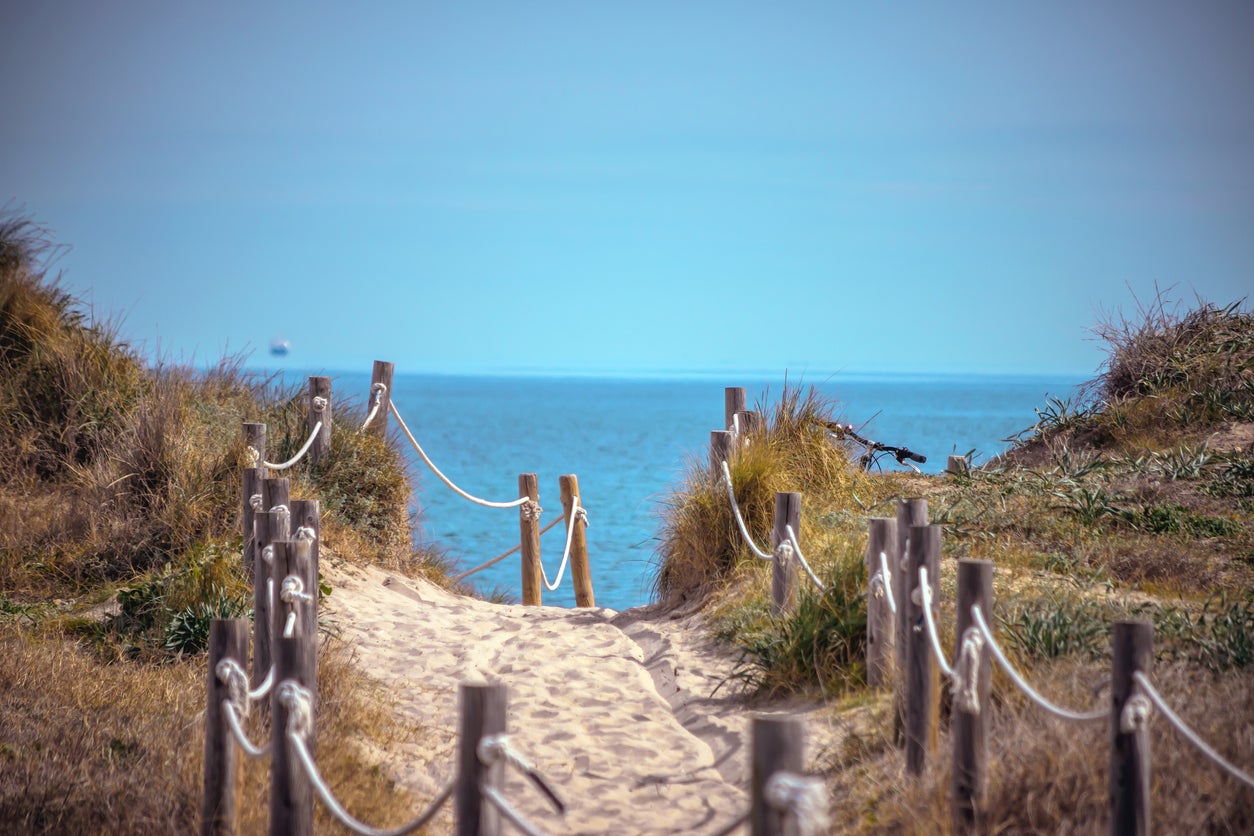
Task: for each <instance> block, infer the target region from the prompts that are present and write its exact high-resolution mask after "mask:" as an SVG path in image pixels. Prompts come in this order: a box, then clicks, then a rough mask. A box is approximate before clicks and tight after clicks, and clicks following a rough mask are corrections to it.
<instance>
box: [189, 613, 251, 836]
mask: <svg viewBox="0 0 1254 836" xmlns="http://www.w3.org/2000/svg"><path fill="white" fill-rule="evenodd" d="M223 659H234V660H235V661H236V662H239V664H240V667H242V668H243V669H244V670H248V621H247V619H243V618H215V619H213V620H212V621H210V622H209V676H208V680H207V683H206V688H205V776H204V778H205V780H204V796H203V797H202V798H201V803H200V832H201V836H228V834H234V833H235V832H236V831H237V830H238V828H239V811H238V809H237V807H236V804H235V799H236V798H237V797H238V794H239V786H240V778H241V773H240V770H239V750H238V748H237V747H236V745H235V741H234V740H233V739H232V738H231V730H230V729H229V728H228V727H227V725H226V719H225V718H224V717H223V716H222V702H223V700H226V699H229V697H230V690H229V688H228V687H227V684H226V683H225V682H223V681H221V680H220V679H218V663H219V662H221V661H222V660H223Z"/></svg>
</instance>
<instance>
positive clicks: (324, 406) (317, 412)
mask: <svg viewBox="0 0 1254 836" xmlns="http://www.w3.org/2000/svg"><path fill="white" fill-rule="evenodd" d="M319 421H321V422H322V429H321V430H319V431H318V437H317V438H316V439H314V443H313V446H312V447H310V448H309V459H310V461H312V462H313V463H314V465H318V464H321V463H322V462H324V461H326V459H327V457H328V456H330V455H331V378H329V377H317V376H314V377H310V378H309V432H313V428H314V427H315V426H317V425H318V422H319Z"/></svg>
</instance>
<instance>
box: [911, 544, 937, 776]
mask: <svg viewBox="0 0 1254 836" xmlns="http://www.w3.org/2000/svg"><path fill="white" fill-rule="evenodd" d="M940 546H941V527H940V526H938V525H922V526H914V527H913V528H911V530H910V545H909V549H908V551H907V552H906V559H907V563H906V569H907V572H908V575H907V579H908V589H909V592H907V594H906V598H905V604H906V624H907V625H908V626H909V630H908V631H907V639H906V641H907V645H906V677H905V678H906V700H907V701H906V772H907V773H909V774H910V775H922V774H923V771H924V770H925V769H926V768H927V765H928V762H929V760H930V759H931V758H933V757H934V756H935V755H936V750H937V748H938V747H939V746H940V666H939V665H937V664H936V660H935V659H934V658H933V657H932V643H931V639H930V638H929V636H928V633H927V625H926V624H925V623H924V622H923V606H922V595H919V596H917V597H916V596H915V594H914V592H915V590H916V589H917V588H918V586H919V569H920V568H921V567H924V566H926V567H927V577H928V586H930V587H931V588H932V616H933V618H935V617H936V615H937V612H936V600H937V592H938V581H939V577H938V576H939V574H940V572H939V570H940Z"/></svg>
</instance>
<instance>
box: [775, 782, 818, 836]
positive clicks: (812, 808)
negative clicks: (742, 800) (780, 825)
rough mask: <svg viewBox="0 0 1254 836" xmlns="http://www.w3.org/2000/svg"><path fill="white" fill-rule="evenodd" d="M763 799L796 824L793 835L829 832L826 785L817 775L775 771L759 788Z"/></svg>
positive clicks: (801, 835)
mask: <svg viewBox="0 0 1254 836" xmlns="http://www.w3.org/2000/svg"><path fill="white" fill-rule="evenodd" d="M762 790H763V796H764V797H765V799H766V803H767V804H769V805H770V806H772V807H774V808H775V809H776V810H779V811H780V812H781V813H786V814H787V815H788V816H789V817H791V818H792V820H793V822H794V824H795V825H796V827H795V829H794V830H793V831H789V832H795V833H796V834H797V836H821V834H824V833H828V832H830V828H831V820H830V819H829V817H828V813H827V787H825V786H824V785H823V781H822V780H821V779H819V778H811V777H808V776H805V775H794V774H793V773H791V772H784V771H782V770H781V771H779V772H776V773H775V774H774V775H772V776H771V777H770V778H768V779H767V780H766V786H765V787H763V788H762Z"/></svg>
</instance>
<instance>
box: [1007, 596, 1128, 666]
mask: <svg viewBox="0 0 1254 836" xmlns="http://www.w3.org/2000/svg"><path fill="white" fill-rule="evenodd" d="M999 620H1000V621H1001V624H1002V627H1003V628H1004V629H1005V630H1006V633H1007V635H1009V636H1010V641H1011V644H1013V645H1014V646H1015V647H1017V648H1018V649H1019V650H1020V651H1021V652H1022V653H1023V654H1024V655H1025V656H1027V657H1029V658H1033V659H1054V658H1057V657H1059V656H1069V655H1073V654H1079V655H1086V656H1097V655H1099V654H1100V653H1102V652H1103V651H1104V649H1105V647H1106V644H1107V636H1108V635H1109V632H1110V628H1109V626H1108V625H1107V623H1106V620H1105V618H1104V617H1103V613H1102V612H1101V610H1100V609H1099V608H1098V606H1097V605H1096V604H1094V603H1092V602H1088V601H1078V602H1077V601H1068V600H1062V601H1059V600H1044V601H1036V602H1033V603H1031V604H1026V605H1021V606H1019V607H1016V608H1015V609H1013V610H1011V611H1010V612H1009V613H1007V614H1006V615H1005V616H1004V617H1000V618H999Z"/></svg>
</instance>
